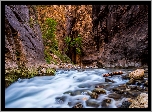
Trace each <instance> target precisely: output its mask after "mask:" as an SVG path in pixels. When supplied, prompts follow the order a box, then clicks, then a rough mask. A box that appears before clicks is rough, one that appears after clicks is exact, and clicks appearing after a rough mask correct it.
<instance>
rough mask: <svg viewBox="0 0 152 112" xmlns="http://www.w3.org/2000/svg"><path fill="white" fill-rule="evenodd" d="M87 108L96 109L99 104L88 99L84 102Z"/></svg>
mask: <svg viewBox="0 0 152 112" xmlns="http://www.w3.org/2000/svg"><path fill="white" fill-rule="evenodd" d="M86 104H87V106H91V107H95V108H98V107H99V106H100V103H99V102H98V101H96V100H94V99H89V100H87V101H86Z"/></svg>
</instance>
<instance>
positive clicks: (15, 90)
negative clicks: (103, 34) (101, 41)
mask: <svg viewBox="0 0 152 112" xmlns="http://www.w3.org/2000/svg"><path fill="white" fill-rule="evenodd" d="M107 72H109V70H106V69H92V70H85V71H78V70H70V71H64V70H58V71H57V72H56V75H55V76H39V77H34V78H31V79H20V80H19V81H17V82H15V83H13V84H12V85H11V86H9V87H8V88H6V89H5V107H6V108H71V107H72V106H73V105H74V104H75V103H76V102H77V101H79V100H77V99H80V102H81V103H82V104H83V106H84V107H85V108H93V107H90V106H86V103H85V100H82V99H83V98H86V99H89V98H90V96H89V95H86V94H80V95H76V96H70V95H69V94H63V93H65V92H67V91H74V90H85V89H88V90H90V89H92V88H90V87H85V88H80V87H79V86H78V85H80V84H88V85H93V84H97V83H102V82H103V83H104V82H105V77H102V76H101V74H103V73H107ZM113 80H114V81H116V82H117V83H115V84H120V83H124V82H125V81H123V80H122V79H121V78H119V77H114V78H113ZM91 87H92V86H91ZM107 93H108V91H107ZM62 96H66V97H67V98H65V101H60V102H57V101H56V97H62ZM105 97H106V95H101V96H100V97H99V98H98V100H103V99H104V98H105ZM70 101H71V102H72V103H73V105H71V106H70V105H68V103H69V102H70ZM100 107H101V106H100ZM111 108H116V106H115V101H113V102H112V104H111Z"/></svg>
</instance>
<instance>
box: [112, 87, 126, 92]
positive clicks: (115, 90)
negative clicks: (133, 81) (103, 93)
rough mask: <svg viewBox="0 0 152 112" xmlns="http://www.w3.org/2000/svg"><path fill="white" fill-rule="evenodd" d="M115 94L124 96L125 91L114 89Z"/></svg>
mask: <svg viewBox="0 0 152 112" xmlns="http://www.w3.org/2000/svg"><path fill="white" fill-rule="evenodd" d="M112 90H113V91H114V92H116V93H118V94H123V93H124V90H121V89H119V87H116V88H113V89H112Z"/></svg>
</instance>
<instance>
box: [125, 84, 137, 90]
mask: <svg viewBox="0 0 152 112" xmlns="http://www.w3.org/2000/svg"><path fill="white" fill-rule="evenodd" d="M127 87H128V88H129V89H131V90H135V89H137V86H136V85H129V86H127Z"/></svg>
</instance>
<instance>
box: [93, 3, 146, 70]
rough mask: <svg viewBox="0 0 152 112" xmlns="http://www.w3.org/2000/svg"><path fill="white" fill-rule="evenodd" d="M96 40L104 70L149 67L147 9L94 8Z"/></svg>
mask: <svg viewBox="0 0 152 112" xmlns="http://www.w3.org/2000/svg"><path fill="white" fill-rule="evenodd" d="M92 19H93V20H92V21H93V27H92V30H93V36H94V41H95V42H96V45H97V55H98V57H97V58H96V57H95V59H96V60H97V63H98V65H101V66H108V67H113V66H123V67H128V66H142V65H144V64H147V63H148V6H146V5H98V6H97V5H93V6H92Z"/></svg>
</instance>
